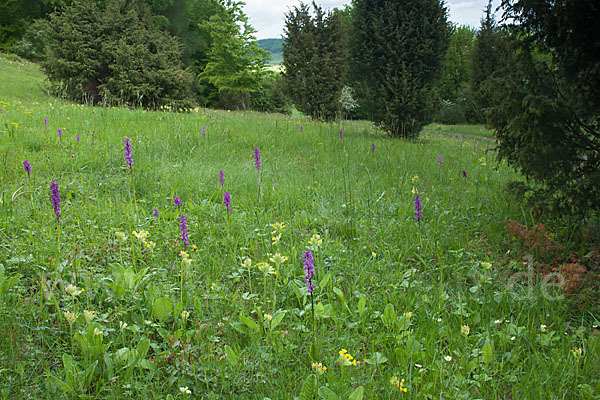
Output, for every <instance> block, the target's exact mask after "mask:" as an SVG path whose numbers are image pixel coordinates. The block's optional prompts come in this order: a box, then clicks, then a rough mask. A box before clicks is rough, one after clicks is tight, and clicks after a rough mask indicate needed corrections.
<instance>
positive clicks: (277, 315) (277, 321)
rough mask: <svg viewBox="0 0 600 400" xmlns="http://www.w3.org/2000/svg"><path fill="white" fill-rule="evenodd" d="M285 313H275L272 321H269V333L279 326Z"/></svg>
mask: <svg viewBox="0 0 600 400" xmlns="http://www.w3.org/2000/svg"><path fill="white" fill-rule="evenodd" d="M285 313H286V311H278V312H277V313H275V315H274V316H273V319H272V320H271V331H273V329H275V328H277V327H278V326H279V324H280V323H281V320H282V319H283V317H285Z"/></svg>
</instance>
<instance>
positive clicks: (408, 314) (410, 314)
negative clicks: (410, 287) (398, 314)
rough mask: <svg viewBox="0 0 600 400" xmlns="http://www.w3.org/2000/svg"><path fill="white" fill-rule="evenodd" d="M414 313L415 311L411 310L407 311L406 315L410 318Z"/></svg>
mask: <svg viewBox="0 0 600 400" xmlns="http://www.w3.org/2000/svg"><path fill="white" fill-rule="evenodd" d="M412 315H413V313H412V312H410V311H407V312H405V313H404V317H405V318H410V317H412Z"/></svg>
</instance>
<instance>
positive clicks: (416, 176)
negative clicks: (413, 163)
mask: <svg viewBox="0 0 600 400" xmlns="http://www.w3.org/2000/svg"><path fill="white" fill-rule="evenodd" d="M418 180H419V175H415V176H413V177H412V179H411V180H410V181H411V182H412V183H415V182H416V181H418Z"/></svg>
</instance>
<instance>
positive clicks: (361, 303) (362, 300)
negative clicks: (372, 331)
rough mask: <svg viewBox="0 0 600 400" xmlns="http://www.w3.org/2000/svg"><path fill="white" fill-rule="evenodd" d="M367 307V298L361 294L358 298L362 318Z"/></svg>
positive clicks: (359, 313)
mask: <svg viewBox="0 0 600 400" xmlns="http://www.w3.org/2000/svg"><path fill="white" fill-rule="evenodd" d="M366 308H367V298H366V297H365V296H361V297H360V299H359V300H358V315H359V317H361V318H362V316H363V314H364V312H365V311H366Z"/></svg>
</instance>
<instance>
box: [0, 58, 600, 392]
mask: <svg viewBox="0 0 600 400" xmlns="http://www.w3.org/2000/svg"><path fill="white" fill-rule="evenodd" d="M0 81H1V82H3V84H2V86H1V87H0V101H2V103H0V108H3V109H4V112H6V114H2V116H0V151H1V155H2V164H1V165H0V174H1V175H0V178H1V182H2V186H1V189H0V191H1V193H0V238H1V240H0V263H1V264H3V265H4V267H5V269H6V274H7V276H12V275H15V274H17V273H18V274H20V275H21V278H20V280H19V283H18V284H17V285H16V286H15V287H14V288H13V289H11V291H10V292H9V293H8V294H7V295H5V296H4V299H3V302H0V349H1V352H0V370H1V371H2V374H0V388H3V389H0V396H7V397H8V398H27V397H28V396H33V397H34V398H57V396H58V395H59V394H60V393H62V391H61V389H60V388H61V385H59V384H57V383H56V382H57V380H56V379H54V378H49V377H50V376H55V377H57V378H58V379H60V380H65V379H66V377H67V376H68V374H67V372H66V369H65V368H64V366H63V360H64V355H65V354H66V355H67V358H68V356H69V355H72V356H73V357H74V359H75V360H76V361H77V362H78V363H79V364H78V365H79V368H80V369H82V370H83V369H85V368H87V367H88V366H90V365H92V362H93V360H95V359H98V361H99V363H98V364H97V365H96V367H95V368H92V369H90V371H93V372H92V373H93V382H94V383H93V384H91V385H90V386H89V387H86V390H85V391H86V393H87V394H88V395H89V396H90V397H92V398H95V397H97V398H142V397H143V398H164V397H165V396H166V395H167V394H172V395H173V396H180V397H181V396H182V394H181V393H180V392H179V390H178V387H184V386H186V387H189V388H190V389H191V391H192V392H193V394H194V395H195V396H204V397H207V398H221V397H228V398H259V397H260V398H262V397H263V396H269V397H270V398H289V397H290V393H293V394H296V395H298V394H299V393H300V389H301V387H302V381H303V380H304V378H305V377H306V376H308V375H309V374H310V373H311V359H310V357H309V353H310V350H309V348H310V342H311V340H310V337H311V334H310V332H311V329H312V325H311V322H310V321H311V320H310V315H311V312H310V308H309V307H308V304H310V299H309V298H307V297H306V296H305V292H303V290H304V289H303V282H302V279H303V274H302V260H301V255H302V253H303V252H304V251H306V249H307V246H308V241H309V239H310V237H311V235H312V234H320V235H321V238H322V240H323V244H322V245H321V247H319V248H318V249H316V250H315V251H314V253H315V260H316V264H315V265H316V270H317V279H315V282H320V281H321V280H322V279H323V278H324V277H325V276H326V275H327V274H328V273H330V274H331V275H328V276H330V278H329V279H328V281H327V282H322V283H323V284H322V285H320V286H322V287H318V288H317V289H316V290H315V294H316V295H317V297H316V298H315V302H316V303H317V304H318V306H317V316H318V319H317V324H316V330H317V334H316V336H317V338H318V343H319V346H318V347H319V348H318V351H317V359H316V361H320V362H322V363H323V364H324V365H326V366H327V367H328V371H327V372H326V374H325V375H323V377H322V378H321V379H319V385H325V384H326V385H328V386H329V387H330V388H331V389H332V390H334V391H336V392H337V393H339V394H342V395H343V397H344V398H347V396H348V395H349V394H350V391H351V390H352V389H353V388H356V387H358V386H359V385H362V386H364V388H365V393H366V397H367V398H386V397H388V396H390V397H393V398H395V396H396V395H397V393H396V392H395V390H396V389H395V388H394V387H392V386H391V385H390V383H389V378H390V377H391V376H392V375H393V374H398V376H399V377H400V378H405V379H406V382H405V386H408V388H409V391H408V392H407V393H406V394H405V395H404V396H406V397H409V398H424V397H425V398H440V397H444V398H461V397H465V398H466V397H478V398H497V399H504V398H511V397H512V398H572V399H575V398H592V397H589V396H588V395H586V393H594V392H595V393H596V394H598V393H600V386H599V385H600V384H599V375H598V374H599V373H598V371H597V368H596V367H597V365H598V364H599V363H600V359H599V356H598V353H599V351H600V344H599V341H598V339H597V337H595V336H593V335H590V330H589V323H588V322H583V321H582V322H581V323H582V324H583V326H582V327H581V328H578V325H579V324H574V323H573V322H572V321H570V320H569V315H568V309H567V307H566V305H565V304H564V303H563V302H562V301H556V300H549V299H547V298H544V297H543V296H542V292H541V291H540V286H539V285H534V286H532V287H531V288H527V287H520V286H518V285H517V286H515V285H512V286H511V285H509V284H508V283H507V280H506V279H507V277H508V272H510V271H513V272H518V271H521V270H522V265H521V264H520V263H517V262H513V261H509V260H508V259H507V258H505V257H504V253H505V252H506V250H507V249H508V248H511V249H513V252H516V250H518V249H517V248H516V247H515V246H516V243H514V242H511V241H507V240H506V239H505V236H504V231H503V225H504V221H505V219H507V218H514V219H518V220H520V221H522V222H525V223H530V222H531V220H530V217H529V216H528V213H527V212H526V211H524V210H522V209H520V208H519V206H518V205H517V204H515V203H514V202H512V201H510V199H507V198H506V197H505V195H504V193H503V190H502V189H503V187H504V185H505V184H506V182H508V181H509V180H512V179H514V178H515V177H516V176H515V175H514V173H512V172H511V171H509V170H507V169H506V168H505V167H503V166H502V165H499V166H495V165H494V164H493V159H494V155H493V153H489V152H488V151H487V150H486V147H484V146H487V143H481V142H475V141H471V140H461V141H457V140H454V139H452V138H445V137H437V136H432V137H425V138H423V139H422V140H420V141H417V142H406V141H399V140H391V139H388V138H386V137H385V136H383V135H381V133H380V132H377V131H375V130H374V129H372V128H371V127H370V126H369V125H367V124H364V123H361V122H352V123H349V122H343V123H342V124H341V125H338V124H320V123H313V122H308V121H304V120H302V119H289V118H287V117H282V116H275V115H264V114H258V113H250V112H248V113H245V114H242V113H236V112H231V113H228V112H220V111H212V110H207V111H206V112H198V113H189V114H173V113H156V112H144V111H140V110H125V109H106V108H91V107H83V106H78V105H71V104H68V103H64V102H62V101H58V100H56V99H52V98H48V97H45V95H44V94H43V93H42V91H41V90H40V88H41V85H42V84H43V78H42V76H41V75H40V73H39V72H38V71H37V68H36V67H34V66H32V65H30V64H24V65H21V64H19V63H16V62H14V61H6V60H4V59H1V58H0ZM5 83H6V84H5ZM44 117H46V118H47V119H48V127H47V128H46V127H44V122H43V118H44ZM12 122H14V123H15V124H18V128H15V125H14V124H11V123H12ZM202 126H205V127H206V133H207V134H206V136H203V135H202V134H201V133H200V132H201V127H202ZM300 126H302V127H303V131H302V132H300ZM59 127H60V128H61V129H62V130H63V132H64V134H63V137H62V139H61V141H59V139H58V137H57V129H58V128H59ZM340 127H341V128H343V132H344V137H343V140H340V138H339V129H340ZM77 134H79V136H80V139H81V140H80V142H79V143H77V141H76V135H77ZM125 137H130V138H131V139H132V145H133V158H134V160H135V165H134V170H133V171H134V179H135V188H136V195H137V199H138V205H137V209H136V207H134V206H133V204H132V202H131V193H130V188H131V186H130V180H129V179H130V175H129V171H128V170H127V168H126V166H125V163H124V157H123V140H124V138H125ZM372 143H373V144H374V145H375V152H374V153H372V152H371V144H372ZM491 145H492V144H490V146H491ZM254 147H258V148H259V149H260V152H261V159H262V169H261V177H260V187H261V188H262V189H261V190H262V196H261V195H260V194H259V185H258V184H257V179H256V178H257V173H256V170H255V169H254V165H253V158H252V155H253V149H254ZM71 151H73V152H74V157H72V156H71ZM438 155H443V164H442V165H439V164H438ZM24 159H28V160H29V161H30V162H31V165H32V177H31V183H30V184H29V183H28V181H27V179H26V175H25V174H24V172H23V168H22V161H23V160H24ZM220 169H223V170H224V172H225V187H224V189H222V188H221V187H220V185H219V183H218V181H217V179H218V171H219V170H220ZM462 170H465V171H467V178H466V179H464V178H463V177H462V175H461V171H462ZM52 179H54V180H56V181H57V182H58V183H59V186H60V191H61V198H62V200H63V203H62V208H61V212H62V215H61V220H60V225H61V247H60V253H58V255H57V237H56V221H55V219H54V215H53V213H52V207H51V204H50V201H49V189H48V185H49V182H50V181H51V180H52ZM29 188H31V189H32V192H31V193H25V194H23V195H20V196H19V193H20V192H19V190H21V191H23V190H28V189H29ZM413 189H414V190H418V192H419V195H420V197H421V199H422V201H423V212H422V213H423V219H422V221H421V223H416V222H415V219H414V202H413V198H414V195H413V193H412V191H413ZM224 190H227V191H229V192H230V193H231V197H232V207H233V210H232V213H231V215H230V216H229V218H228V217H227V213H226V211H225V210H224V206H223V205H222V198H223V197H222V195H223V191H224ZM174 196H180V197H181V199H182V200H183V202H184V208H183V209H182V210H178V209H176V207H175V206H174V205H173V197H174ZM11 198H13V199H14V201H13V200H11ZM153 208H157V209H158V210H159V213H160V217H159V218H158V219H154V218H152V217H151V212H152V209H153ZM181 213H184V214H185V215H186V216H187V221H188V224H189V236H190V242H191V243H192V244H194V245H196V246H197V250H196V251H190V252H189V253H190V256H191V258H192V267H191V270H190V271H187V272H186V273H185V274H184V275H183V278H184V279H183V286H184V288H185V290H183V292H182V291H181V290H180V289H181V284H182V280H181V278H182V276H181V274H180V270H181V268H182V267H181V266H182V264H181V262H180V260H179V257H178V255H177V253H178V250H180V249H181V248H182V244H181V241H180V240H179V239H178V237H179V236H180V233H179V219H178V217H179V215H180V214H181ZM277 221H281V222H285V224H286V228H285V229H284V230H283V235H282V238H281V241H280V243H279V244H278V245H274V244H273V243H272V240H271V236H272V234H271V231H272V230H273V228H272V227H271V226H270V224H273V223H275V222H277ZM141 229H143V230H146V231H148V232H149V237H148V239H149V240H151V241H153V242H154V243H155V244H156V248H155V249H154V250H153V251H150V250H147V249H145V248H144V246H143V245H141V244H140V242H139V241H138V240H136V239H135V238H134V236H133V235H132V234H131V232H132V231H133V230H136V231H139V230H141ZM116 231H123V232H126V233H127V235H128V236H129V238H128V239H127V241H126V242H124V243H121V242H119V241H118V240H117V238H116V236H115V232H116ZM276 251H279V252H281V253H282V254H283V255H285V256H287V257H288V258H289V260H288V261H287V262H286V263H285V264H284V265H283V266H281V267H280V268H279V270H278V274H277V275H276V276H273V275H266V274H263V273H262V272H260V271H259V270H258V268H256V267H252V268H251V269H250V270H249V269H245V268H243V267H240V263H241V261H242V260H243V259H244V258H245V257H251V258H252V261H253V264H258V263H260V262H269V257H270V255H269V254H272V253H274V252H276ZM57 260H58V262H57ZM487 262H491V263H492V265H493V266H492V267H491V268H488V264H486V263H487ZM121 267H125V269H126V270H129V271H135V272H136V273H137V274H138V275H139V276H146V278H145V279H143V280H142V282H141V283H140V285H139V286H137V287H135V286H134V285H132V286H131V288H130V289H128V287H129V285H128V283H127V282H128V281H127V279H123V278H121V277H120V276H121V275H119V272H118V271H119V268H121ZM146 268H148V269H147V270H146ZM67 284H74V285H77V287H80V288H84V289H85V292H83V293H82V294H81V295H79V297H71V296H69V295H67V294H66V293H65V291H64V287H65V286H66V285H67ZM40 285H41V286H42V288H43V289H44V291H43V292H40V290H39V289H40ZM317 286H319V285H317ZM334 288H335V290H334ZM529 289H531V290H530V291H528V290H529ZM513 295H514V296H513ZM43 296H45V300H44V301H43V304H40V298H41V297H43ZM161 297H166V298H168V299H170V300H169V302H172V303H173V304H176V303H178V302H180V301H181V307H182V308H183V309H184V310H187V311H189V312H190V316H189V318H188V319H187V320H184V319H182V317H181V315H180V311H181V309H177V312H171V313H169V314H168V315H167V317H166V320H165V321H163V322H161V321H159V320H158V318H157V316H158V311H157V310H154V312H153V309H154V308H156V304H157V303H161V302H163V300H160V301H157V299H159V298H161ZM361 298H364V299H365V301H366V302H365V308H364V310H363V312H362V313H359V312H358V311H357V310H358V309H359V303H360V301H359V300H360V299H361ZM387 304H391V305H393V307H394V310H395V314H396V315H397V317H393V318H392V313H391V309H390V307H391V306H387V311H386V312H384V309H386V305H387ZM57 309H60V310H61V311H60V312H57ZM84 309H89V310H94V311H95V312H96V318H95V320H94V322H93V323H92V324H90V325H88V328H87V329H88V330H87V332H88V333H87V336H86V337H88V338H89V340H88V342H86V341H85V340H84V339H81V337H79V339H77V334H76V333H75V332H77V331H78V330H79V331H82V332H85V329H86V328H85V327H86V323H85V322H84V321H83V318H79V320H78V321H77V322H76V323H75V324H74V326H73V329H71V328H70V327H69V325H68V324H67V322H65V319H64V318H63V317H62V315H63V314H62V311H66V310H68V311H73V312H76V313H77V314H78V315H83V314H82V313H83V310H84ZM283 312H285V316H284V318H283V320H282V321H281V324H280V325H279V326H277V327H275V328H274V329H272V330H271V329H270V328H269V323H268V322H266V321H263V315H264V314H265V313H268V314H271V315H277V313H283ZM405 312H412V315H410V316H408V314H406V315H404V313H405ZM240 315H241V316H242V318H240ZM243 317H249V318H250V319H249V320H244V318H243ZM240 320H241V321H242V323H240ZM243 321H246V322H245V323H243ZM252 321H255V322H254V323H252ZM121 322H125V323H127V325H128V328H126V329H121V327H122V324H120V323H121ZM94 324H96V325H94ZM467 324H468V325H469V327H470V333H469V335H468V336H467V335H464V334H461V333H460V327H461V325H467ZM541 324H544V325H546V326H547V328H544V330H545V332H542V330H541V328H540V325H541ZM92 328H97V329H99V330H101V331H102V332H103V334H102V335H101V339H100V338H99V337H98V336H95V335H94V334H93V329H92ZM254 329H256V331H255V332H254V333H251V332H253V330H254ZM565 333H567V334H566V335H565ZM176 338H179V339H180V342H177V341H176V340H175V339H176ZM146 339H147V340H148V341H149V343H150V349H149V351H148V354H147V356H146V357H145V359H146V360H147V361H145V363H142V364H140V367H136V368H133V369H131V371H128V370H127V369H119V368H120V367H118V366H119V365H122V364H119V362H122V357H123V354H124V353H123V351H122V350H119V349H121V348H129V347H131V346H136V344H138V343H142V342H143V341H144V340H146ZM94 340H95V341H96V342H94ZM98 341H100V342H101V343H103V344H105V345H106V344H108V346H107V347H106V348H101V347H98V346H99V343H100V342H98ZM85 343H88V344H89V346H87V347H86V346H84V344H85ZM94 343H95V346H96V347H94V345H93V344H94ZM182 343H183V344H184V345H182ZM486 343H489V344H487V345H486ZM226 344H227V345H228V346H229V348H230V349H232V350H233V353H235V354H236V355H237V358H238V361H237V362H234V359H235V357H233V358H232V353H231V352H230V353H229V354H228V355H229V358H227V357H226V355H227V352H226V350H225V345H226ZM576 347H582V348H583V349H584V355H583V357H581V359H578V358H576V357H574V356H573V355H572V354H571V351H570V350H572V349H574V348H576ZM82 348H87V350H86V351H84V352H82V350H81V349H82ZM342 348H345V349H347V350H348V351H349V352H350V353H351V354H352V355H353V356H354V357H355V358H356V359H357V360H358V361H359V363H358V366H357V367H344V368H343V369H341V368H340V367H338V366H337V364H336V360H337V358H338V351H339V350H340V349H342ZM377 353H378V354H377ZM445 357H451V360H450V361H445ZM376 359H379V360H380V362H382V363H383V364H382V365H377V364H376V363H375V362H374V360H376ZM106 360H109V361H110V362H108V361H106ZM119 360H121V361H119ZM367 360H370V361H367ZM110 363H112V364H113V369H112V370H111V368H109V364H110ZM115 365H116V366H117V367H115ZM115 368H116V370H115ZM151 371H152V372H151ZM115 376H118V378H115ZM582 385H583V386H582ZM586 385H587V386H586ZM67 386H68V385H66V386H65V385H63V388H64V387H67ZM78 390H79V389H75V391H78Z"/></svg>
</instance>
